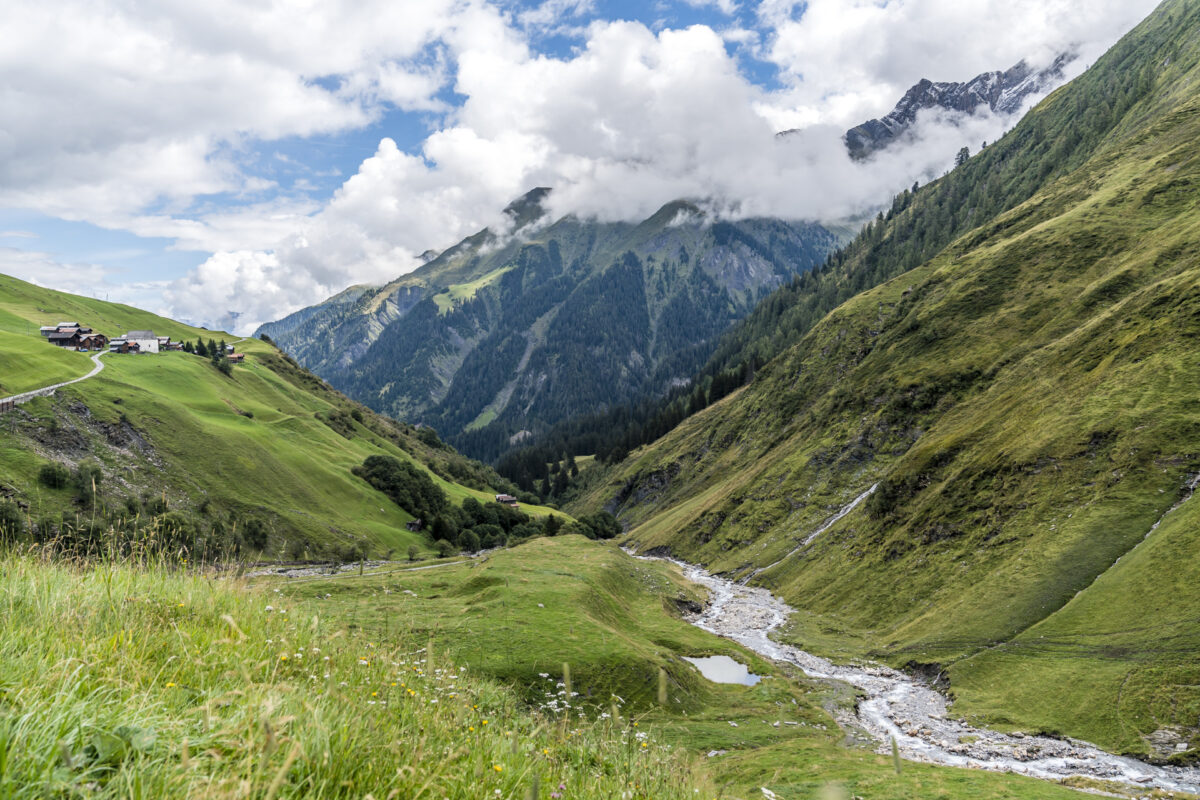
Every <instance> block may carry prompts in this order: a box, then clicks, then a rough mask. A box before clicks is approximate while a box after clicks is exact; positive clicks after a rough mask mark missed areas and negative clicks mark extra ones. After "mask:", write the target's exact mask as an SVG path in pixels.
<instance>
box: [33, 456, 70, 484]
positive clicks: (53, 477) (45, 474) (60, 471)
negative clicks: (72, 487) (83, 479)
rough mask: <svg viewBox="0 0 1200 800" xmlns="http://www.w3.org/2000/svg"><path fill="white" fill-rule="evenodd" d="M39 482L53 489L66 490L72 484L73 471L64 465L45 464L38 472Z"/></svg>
mask: <svg viewBox="0 0 1200 800" xmlns="http://www.w3.org/2000/svg"><path fill="white" fill-rule="evenodd" d="M38 480H39V481H40V482H41V484H42V485H43V486H48V487H49V488H51V489H65V488H66V487H67V486H68V485H69V484H70V483H71V471H70V470H69V469H67V468H66V467H64V466H63V465H62V464H58V463H53V462H52V463H50V464H43V465H42V468H41V469H40V470H38Z"/></svg>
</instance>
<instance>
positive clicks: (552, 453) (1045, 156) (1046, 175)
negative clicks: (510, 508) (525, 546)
mask: <svg viewBox="0 0 1200 800" xmlns="http://www.w3.org/2000/svg"><path fill="white" fill-rule="evenodd" d="M1107 64H1109V67H1108V68H1106V69H1102V70H1092V71H1090V72H1088V73H1086V74H1085V75H1083V76H1081V77H1080V78H1078V79H1077V80H1076V81H1075V82H1074V87H1075V88H1074V89H1073V90H1072V91H1071V92H1070V93H1069V94H1068V95H1067V96H1066V98H1065V99H1064V100H1063V102H1064V103H1066V104H1067V105H1068V106H1069V108H1068V109H1060V110H1059V111H1058V112H1057V113H1054V114H1043V113H1031V114H1029V115H1027V116H1026V117H1025V118H1024V120H1023V121H1022V123H1021V124H1019V125H1018V126H1017V127H1016V128H1014V129H1013V131H1011V132H1010V133H1009V134H1008V135H1007V136H1005V137H1003V138H1002V139H1001V140H1000V141H997V142H995V143H993V144H992V145H990V146H988V147H987V148H985V149H983V150H981V151H980V152H979V153H978V154H977V155H975V156H974V157H972V158H970V159H969V160H968V161H967V162H966V163H965V164H963V165H961V166H960V167H958V168H957V169H955V170H953V171H952V172H950V173H949V174H948V175H946V176H944V177H943V178H942V179H940V180H938V181H936V182H934V183H931V184H928V185H926V186H918V185H916V184H914V185H913V187H912V188H911V189H908V190H905V191H903V192H902V193H900V194H899V195H897V196H896V197H895V199H894V201H893V203H892V206H891V208H890V209H888V210H887V211H886V212H880V213H879V214H878V216H877V217H876V219H875V220H874V221H872V222H870V223H868V224H867V225H866V226H865V227H864V228H863V230H862V232H861V235H859V236H858V237H857V238H855V239H853V240H852V241H851V242H850V243H849V244H848V245H846V246H845V247H843V248H841V249H839V250H837V251H836V252H834V253H832V254H830V256H829V258H828V259H827V261H826V263H825V264H824V265H823V266H822V267H821V268H818V269H813V270H809V271H807V272H803V273H801V274H799V275H798V276H797V277H795V278H793V279H792V281H791V282H790V283H788V284H786V285H784V286H783V287H781V288H780V289H778V290H776V291H775V292H773V293H772V294H770V295H769V296H767V297H766V298H765V299H764V300H763V301H762V302H760V303H759V304H758V305H757V306H755V308H754V310H753V311H751V312H750V313H749V314H748V315H746V316H745V317H744V318H742V319H741V320H739V321H738V322H736V323H734V325H732V326H731V327H730V328H729V330H727V331H726V332H725V333H724V334H722V335H721V337H720V339H719V340H718V342H717V344H716V346H715V348H714V349H713V351H712V354H711V355H710V356H709V358H708V361H707V363H705V365H704V366H703V367H702V368H701V369H700V370H699V372H698V373H697V374H695V375H693V376H692V378H691V380H690V382H689V384H688V385H687V386H686V387H682V388H680V389H677V390H674V391H672V392H670V393H669V394H668V395H666V396H664V397H657V398H651V399H649V400H646V401H643V402H641V403H638V404H636V405H630V406H618V407H615V408H612V409H609V410H606V411H605V412H602V413H600V414H595V415H584V416H576V417H573V418H570V419H566V420H564V421H563V422H561V423H559V424H558V425H555V426H554V427H552V428H551V429H550V430H548V431H546V432H545V433H543V434H541V435H540V436H538V437H537V438H535V439H533V440H532V441H530V442H529V443H527V444H526V445H525V446H524V447H521V448H518V449H514V450H512V451H510V452H509V453H506V454H505V456H504V458H503V459H501V460H500V461H497V462H496V466H497V469H498V470H500V471H501V473H502V474H504V475H506V476H508V477H509V478H510V479H512V480H514V481H518V482H521V481H523V480H524V476H525V475H526V474H535V476H536V472H535V469H536V467H537V466H538V465H539V464H545V463H546V462H548V461H553V460H558V459H559V458H561V456H562V454H563V453H571V454H574V455H576V456H578V455H580V454H593V453H594V454H597V455H598V456H599V457H600V458H601V459H602V460H603V461H612V460H617V461H619V460H621V459H622V458H624V456H625V454H626V453H628V452H629V451H630V450H632V449H634V448H636V447H638V446H640V445H642V444H646V443H648V442H651V441H654V440H655V439H657V438H659V437H660V436H662V435H663V434H665V433H666V432H667V431H669V430H671V429H673V428H674V427H675V426H676V425H678V424H679V423H680V422H681V421H682V420H683V419H685V418H687V417H688V416H690V415H691V414H694V413H695V412H696V411H698V410H700V409H703V408H705V407H706V406H708V405H710V404H711V403H714V402H716V401H717V400H720V399H721V398H723V397H725V396H726V395H727V394H729V392H730V391H732V390H733V389H735V388H737V387H739V386H741V385H742V384H743V383H744V382H745V380H746V379H747V378H751V377H753V375H754V374H755V371H756V370H757V369H758V367H760V366H761V365H762V364H765V363H766V362H768V361H770V360H771V359H772V358H774V357H775V356H777V355H779V354H780V353H782V352H784V351H785V350H787V349H788V348H790V347H791V346H793V345H794V344H796V342H798V341H799V340H800V339H801V337H803V336H804V335H805V334H806V333H807V332H808V331H810V330H811V329H812V327H813V326H814V325H816V324H817V323H818V322H819V321H820V320H821V319H823V318H824V317H825V315H826V314H828V313H829V312H830V311H831V310H833V309H834V308H836V307H837V306H838V305H840V304H841V303H843V302H845V301H846V300H848V299H850V298H851V297H853V296H855V295H856V294H858V293H860V292H863V291H865V290H867V289H870V288H872V287H875V286H878V285H880V284H881V283H884V282H885V281H887V280H890V279H891V278H894V277H895V276H897V275H901V274H903V273H904V272H906V271H907V270H910V269H913V268H914V267H916V266H918V265H920V264H922V263H924V262H926V261H928V260H929V259H931V258H933V257H934V256H935V255H937V254H938V253H939V252H940V251H941V250H942V249H943V248H945V247H946V246H947V245H948V244H949V243H950V242H952V241H953V240H954V239H955V238H957V237H959V236H961V235H962V234H963V233H965V232H966V231H969V230H971V229H972V228H976V227H978V226H980V225H983V224H985V223H987V222H988V221H990V220H993V219H995V218H996V217H997V216H999V215H1000V214H1002V213H1004V212H1005V211H1008V210H1010V209H1012V208H1015V207H1016V206H1018V205H1020V204H1021V203H1023V202H1025V201H1026V200H1028V199H1029V198H1030V197H1032V196H1033V194H1034V193H1035V192H1036V191H1037V190H1038V189H1039V188H1040V187H1041V186H1043V185H1045V184H1046V183H1047V182H1049V181H1051V180H1053V179H1055V178H1057V177H1060V176H1062V175H1065V174H1067V173H1069V172H1070V171H1072V170H1073V169H1076V168H1077V167H1079V166H1080V165H1081V164H1083V163H1084V162H1085V161H1086V160H1087V159H1088V158H1090V157H1091V156H1092V155H1093V154H1094V153H1095V152H1096V148H1097V147H1099V146H1100V144H1101V143H1102V142H1103V140H1104V139H1105V137H1107V136H1108V135H1109V134H1110V133H1112V132H1113V131H1114V130H1116V129H1117V128H1119V127H1120V126H1121V125H1122V124H1124V123H1123V122H1122V121H1123V120H1124V119H1125V115H1126V114H1127V112H1129V110H1130V109H1131V108H1132V107H1133V105H1134V104H1135V103H1137V102H1138V101H1139V100H1140V99H1142V98H1143V97H1145V95H1146V94H1147V93H1148V92H1149V91H1150V89H1151V88H1152V87H1153V85H1154V72H1155V69H1154V66H1153V65H1151V64H1147V63H1146V62H1145V59H1143V58H1142V57H1141V54H1140V53H1139V51H1138V49H1137V48H1136V47H1135V46H1134V45H1133V44H1132V43H1130V42H1122V43H1120V44H1118V45H1117V46H1116V47H1114V48H1113V50H1112V52H1111V53H1110V54H1109V55H1108V58H1107Z"/></svg>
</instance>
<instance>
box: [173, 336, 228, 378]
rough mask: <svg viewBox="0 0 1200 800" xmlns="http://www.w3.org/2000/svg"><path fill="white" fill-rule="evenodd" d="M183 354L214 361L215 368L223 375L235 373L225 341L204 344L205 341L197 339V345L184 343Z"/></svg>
mask: <svg viewBox="0 0 1200 800" xmlns="http://www.w3.org/2000/svg"><path fill="white" fill-rule="evenodd" d="M183 352H185V353H192V354H194V355H198V356H200V357H201V358H208V359H211V360H212V363H213V366H214V367H216V368H217V369H219V370H220V371H221V372H222V373H223V374H225V375H229V374H231V373H232V372H233V364H232V363H231V362H230V360H229V359H228V358H227V357H226V354H225V340H224V339H222V340H221V341H220V342H216V341H214V340H212V339H209V340H208V344H205V343H204V339H196V343H195V344H192V343H191V342H186V341H185V342H184V343H183Z"/></svg>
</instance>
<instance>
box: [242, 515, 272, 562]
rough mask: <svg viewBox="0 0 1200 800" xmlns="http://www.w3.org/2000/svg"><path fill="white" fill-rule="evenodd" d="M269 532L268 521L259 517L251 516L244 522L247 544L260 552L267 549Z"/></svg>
mask: <svg viewBox="0 0 1200 800" xmlns="http://www.w3.org/2000/svg"><path fill="white" fill-rule="evenodd" d="M269 533H270V530H269V529H268V528H267V523H265V522H263V521H262V520H261V519H259V518H258V517H249V518H247V519H246V520H245V521H244V522H243V523H242V536H243V537H245V540H246V544H248V545H250V547H252V548H254V549H255V550H257V551H259V552H260V553H261V552H262V551H264V550H266V549H267V536H268V534H269Z"/></svg>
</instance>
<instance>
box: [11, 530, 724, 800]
mask: <svg viewBox="0 0 1200 800" xmlns="http://www.w3.org/2000/svg"><path fill="white" fill-rule="evenodd" d="M281 598H282V596H281V595H279V594H277V593H275V592H272V591H270V590H266V589H255V588H250V587H247V586H245V585H243V584H241V583H239V582H236V581H234V580H231V579H228V578H222V577H219V576H216V575H202V574H197V573H195V572H187V571H184V570H182V569H179V568H178V567H177V566H172V565H170V564H167V563H165V562H163V563H158V564H153V565H150V566H146V565H142V566H134V565H131V564H129V563H125V562H121V563H117V562H99V563H91V564H87V563H83V562H64V561H62V560H49V559H43V558H39V557H37V556H33V555H29V554H12V553H9V554H3V555H0V664H2V665H3V669H2V670H0V798H34V797H39V798H40V797H47V796H54V797H145V798H152V797H167V796H175V797H214V798H219V797H245V798H268V799H269V800H276V798H287V797H306V798H321V797H354V798H362V797H364V796H367V795H368V794H369V795H371V796H373V797H374V798H376V800H383V798H420V797H432V798H443V797H447V798H457V797H473V798H479V797H506V798H525V797H528V796H530V794H531V789H532V790H533V792H534V793H536V791H537V790H536V789H533V787H535V786H537V785H538V784H539V783H540V784H541V785H542V786H548V787H563V788H561V789H559V790H558V794H559V795H560V796H562V797H568V798H635V797H655V798H683V797H694V796H695V794H694V792H695V789H697V788H701V789H705V787H703V785H702V784H699V783H697V778H696V776H694V775H693V774H692V772H691V768H690V765H689V763H688V762H687V761H686V760H685V759H684V758H682V757H681V756H680V755H678V754H676V753H673V752H671V751H670V749H669V748H667V747H664V746H660V745H658V744H656V743H654V742H653V741H652V740H651V741H647V740H646V738H645V735H644V734H642V733H641V732H636V733H635V731H633V729H632V728H631V727H628V726H617V725H613V724H612V722H611V721H609V722H607V723H604V724H598V725H593V724H591V723H586V722H581V721H579V720H571V722H570V723H569V724H568V725H566V726H563V725H559V724H554V723H555V722H556V721H554V720H552V719H550V718H549V717H544V716H539V715H537V714H535V713H533V712H531V711H529V710H527V709H526V708H525V707H524V706H522V705H520V704H519V703H518V701H517V700H516V699H515V696H514V695H513V694H512V693H511V692H509V691H508V690H506V689H505V688H503V687H501V686H499V685H497V684H495V683H493V682H490V681H487V680H484V679H482V678H479V677H476V676H473V675H471V674H469V673H468V672H467V671H466V669H465V668H462V667H458V666H456V665H454V664H453V663H451V661H450V659H449V658H447V657H446V656H445V655H444V654H439V657H438V659H437V664H436V665H434V664H431V663H430V662H428V661H427V659H426V649H425V646H424V645H425V641H424V640H423V639H421V640H418V639H417V638H416V635H415V634H407V633H403V632H402V633H400V634H397V635H395V636H394V637H392V638H391V639H389V640H387V641H381V640H368V639H367V638H366V637H365V636H362V635H360V634H357V633H355V632H354V630H353V629H352V628H350V627H348V626H346V625H344V624H343V622H342V621H340V620H337V619H327V618H326V616H325V615H324V614H323V611H324V609H323V608H322V605H321V602H320V601H319V600H310V601H293V600H283V599H281ZM705 790H706V789H705Z"/></svg>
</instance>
